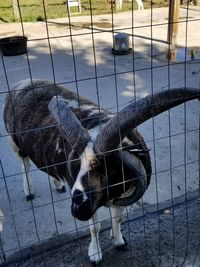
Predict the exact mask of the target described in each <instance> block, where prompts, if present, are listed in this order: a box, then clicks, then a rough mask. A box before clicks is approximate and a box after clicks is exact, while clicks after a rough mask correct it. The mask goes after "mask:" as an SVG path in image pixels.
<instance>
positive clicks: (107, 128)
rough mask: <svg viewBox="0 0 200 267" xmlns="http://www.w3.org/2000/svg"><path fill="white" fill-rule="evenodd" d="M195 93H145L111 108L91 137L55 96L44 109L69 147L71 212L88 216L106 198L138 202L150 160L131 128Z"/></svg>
mask: <svg viewBox="0 0 200 267" xmlns="http://www.w3.org/2000/svg"><path fill="white" fill-rule="evenodd" d="M198 97H199V90H198V89H194V88H178V89H173V90H163V91H161V92H158V93H156V94H154V95H148V96H146V97H144V98H142V99H140V100H138V101H134V102H131V103H130V104H129V105H127V106H126V107H125V108H124V109H122V110H121V111H120V112H118V113H116V114H115V115H114V116H113V117H112V118H111V119H110V120H109V121H108V122H107V123H106V124H105V125H104V126H103V127H102V129H101V128H100V127H99V128H98V129H99V131H98V133H97V134H96V136H95V137H94V135H93V137H92V138H91V135H90V134H89V133H88V131H87V130H86V129H85V128H84V127H83V126H82V125H81V123H80V121H79V120H78V119H77V118H76V116H75V115H74V114H73V113H72V111H71V110H70V109H69V108H68V107H67V106H66V104H65V101H64V100H63V99H62V98H59V97H54V98H53V99H52V101H51V102H50V104H49V109H50V111H51V113H52V114H53V116H54V117H55V119H56V120H57V122H58V124H59V125H60V129H61V132H62V134H63V136H64V138H65V139H66V140H67V142H68V143H69V144H70V146H71V148H72V150H71V153H70V156H69V158H68V169H69V172H70V175H71V177H72V178H73V180H74V184H73V186H72V188H71V194H72V214H73V215H74V216H75V217H76V218H78V219H80V220H88V219H90V218H91V217H92V215H93V214H94V213H95V212H96V210H97V209H98V208H99V207H101V206H104V205H107V204H108V203H112V204H113V205H118V206H128V205H131V204H133V203H134V202H136V201H138V200H139V199H140V198H141V197H142V196H143V194H144V193H145V191H146V189H147V187H148V185H149V182H150V176H151V162H150V156H149V151H148V149H147V147H146V145H145V143H144V141H143V138H142V137H141V135H140V134H139V133H138V132H137V131H136V130H135V128H136V127H137V126H138V125H140V124H141V123H143V122H145V121H147V120H148V119H150V118H153V117H154V116H156V115H158V114H160V113H161V112H163V111H166V110H168V109H170V108H173V107H175V106H177V105H179V104H181V103H184V102H186V101H189V100H192V99H194V98H198ZM95 130H96V129H95ZM129 137H130V138H129ZM134 140H135V141H136V143H135V142H134ZM126 147H130V148H132V149H126Z"/></svg>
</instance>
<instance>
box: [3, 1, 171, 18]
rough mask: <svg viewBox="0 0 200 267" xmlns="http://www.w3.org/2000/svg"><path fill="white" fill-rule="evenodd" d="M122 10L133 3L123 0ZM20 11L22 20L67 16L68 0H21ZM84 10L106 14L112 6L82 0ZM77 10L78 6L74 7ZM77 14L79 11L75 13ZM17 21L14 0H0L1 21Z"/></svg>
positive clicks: (156, 3)
mask: <svg viewBox="0 0 200 267" xmlns="http://www.w3.org/2000/svg"><path fill="white" fill-rule="evenodd" d="M123 1H124V2H123V9H122V11H127V10H131V9H132V3H130V2H128V1H127V0H123ZM150 2H151V1H148V0H146V1H144V7H145V8H149V7H150ZM168 2H169V1H168V0H154V1H153V6H154V7H159V6H168V4H169V3H168ZM19 4H20V12H21V18H22V21H38V20H45V19H46V18H47V19H52V18H62V17H66V16H67V8H66V1H64V0H19ZM81 6H82V12H81V14H78V15H89V14H90V12H91V11H90V10H91V9H90V7H91V8H92V14H93V15H97V14H105V13H110V6H109V5H108V4H106V1H105V0H91V1H90V0H82V1H81ZM133 7H134V9H137V3H136V1H134V2H133ZM73 9H74V11H76V9H77V8H76V7H73ZM73 9H72V11H73ZM75 15H77V13H76V14H75ZM1 21H2V22H16V21H19V19H17V18H15V16H14V14H13V8H12V1H11V0H0V22H1Z"/></svg>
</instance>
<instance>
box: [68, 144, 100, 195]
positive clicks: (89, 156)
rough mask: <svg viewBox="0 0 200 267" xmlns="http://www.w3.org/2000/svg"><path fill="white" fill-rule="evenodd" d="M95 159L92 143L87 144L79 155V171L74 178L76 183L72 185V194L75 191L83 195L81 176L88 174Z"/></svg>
mask: <svg viewBox="0 0 200 267" xmlns="http://www.w3.org/2000/svg"><path fill="white" fill-rule="evenodd" d="M95 158H96V156H95V153H94V150H93V144H92V142H89V143H88V144H87V146H86V148H85V150H84V152H83V154H82V155H81V157H80V159H81V168H80V171H79V174H78V176H77V178H76V182H75V183H74V186H73V188H72V191H71V192H72V194H73V193H74V191H75V190H80V191H81V192H83V193H84V188H83V185H82V181H81V178H82V177H83V175H85V174H86V173H88V171H89V170H90V169H91V162H92V161H94V160H95ZM84 198H87V197H86V195H84Z"/></svg>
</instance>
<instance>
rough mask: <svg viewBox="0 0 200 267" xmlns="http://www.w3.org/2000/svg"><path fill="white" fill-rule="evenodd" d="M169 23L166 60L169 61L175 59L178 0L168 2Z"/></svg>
mask: <svg viewBox="0 0 200 267" xmlns="http://www.w3.org/2000/svg"><path fill="white" fill-rule="evenodd" d="M169 3H170V4H169V23H168V36H167V41H168V43H169V45H170V48H169V51H168V55H167V56H168V58H169V59H170V60H175V59H176V44H177V35H178V22H179V10H180V0H171V1H170V2H169Z"/></svg>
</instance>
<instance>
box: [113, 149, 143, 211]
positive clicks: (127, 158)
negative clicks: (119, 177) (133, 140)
mask: <svg viewBox="0 0 200 267" xmlns="http://www.w3.org/2000/svg"><path fill="white" fill-rule="evenodd" d="M119 157H120V158H121V160H122V161H123V163H124V164H125V165H126V166H127V167H129V168H130V169H131V170H132V172H133V176H134V179H132V177H130V180H129V181H131V188H130V189H129V192H130V194H129V195H124V196H122V197H121V198H114V199H113V204H114V205H116V206H129V205H131V204H133V203H135V202H136V201H138V200H139V199H140V198H141V197H142V196H143V195H144V192H145V191H146V189H147V175H146V171H145V168H144V166H143V164H142V162H141V160H140V159H139V158H138V157H136V156H134V155H131V154H130V153H129V152H127V151H119ZM126 182H127V181H126Z"/></svg>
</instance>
